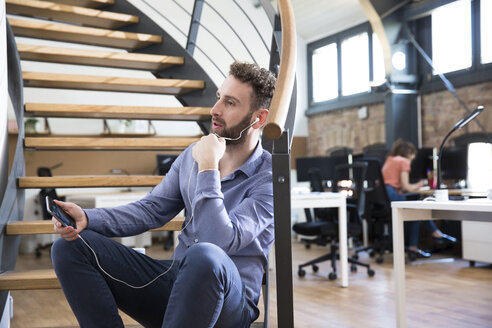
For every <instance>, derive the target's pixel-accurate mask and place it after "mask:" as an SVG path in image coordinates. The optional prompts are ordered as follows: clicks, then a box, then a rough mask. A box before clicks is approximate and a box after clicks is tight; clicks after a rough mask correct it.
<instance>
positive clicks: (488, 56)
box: [480, 0, 492, 64]
mask: <svg viewBox="0 0 492 328" xmlns="http://www.w3.org/2000/svg"><path fill="white" fill-rule="evenodd" d="M491 17H492V0H481V1H480V38H481V40H480V45H481V47H482V56H481V62H482V64H486V63H491V62H492V42H491V40H492V19H491Z"/></svg>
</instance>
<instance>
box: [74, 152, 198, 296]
mask: <svg viewBox="0 0 492 328" xmlns="http://www.w3.org/2000/svg"><path fill="white" fill-rule="evenodd" d="M195 163H196V162H195V161H193V165H192V166H191V170H190V176H189V178H188V202H189V204H190V208H191V216H190V219H189V220H188V222H187V223H186V225H185V226H184V227H183V228H181V230H180V231H179V233H180V234H181V233H182V232H183V231H184V230H185V229H186V227H187V226H188V225H189V224H190V223H191V220H192V219H193V206H192V204H191V197H190V183H191V176H192V174H193V169H194V168H195ZM79 238H80V240H82V241H83V242H84V244H85V245H86V246H87V247H88V248H89V249H90V250H91V252H92V254H93V255H94V258H95V260H96V264H97V266H98V267H99V269H100V270H101V271H102V272H103V273H104V274H105V275H106V276H108V277H109V278H111V279H113V280H114V281H117V282H120V283H122V284H125V285H126V286H128V287H131V288H134V289H141V288H145V287H147V286H148V285H150V284H152V283H153V282H154V281H156V280H157V279H159V278H160V277H162V276H163V275H165V274H166V273H168V272H169V271H170V270H171V268H172V267H173V265H174V262H175V259H176V252H173V256H172V262H171V265H170V266H169V268H167V270H166V271H164V272H162V273H160V274H159V275H158V276H157V277H155V278H154V279H152V280H151V281H149V282H148V283H146V284H144V285H141V286H134V285H132V284H129V283H127V282H126V281H123V280H121V279H118V278H115V277H113V276H112V275H110V274H109V273H107V272H106V270H104V269H103V268H102V266H101V264H100V263H99V259H98V258H97V255H96V252H95V251H94V249H92V247H91V246H89V244H88V243H87V242H86V241H85V239H84V238H82V236H81V235H80V234H79Z"/></svg>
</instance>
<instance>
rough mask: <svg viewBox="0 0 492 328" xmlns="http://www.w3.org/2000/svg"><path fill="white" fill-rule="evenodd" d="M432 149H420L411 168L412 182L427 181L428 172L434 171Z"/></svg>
mask: <svg viewBox="0 0 492 328" xmlns="http://www.w3.org/2000/svg"><path fill="white" fill-rule="evenodd" d="M432 156H433V151H432V148H420V149H418V150H417V155H416V156H415V158H414V159H413V161H412V163H411V166H410V182H412V183H413V182H416V181H420V180H422V179H427V178H428V176H427V171H428V170H430V171H432V169H433V167H432V165H433V164H432Z"/></svg>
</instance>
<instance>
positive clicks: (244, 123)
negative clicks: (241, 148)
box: [212, 112, 253, 146]
mask: <svg viewBox="0 0 492 328" xmlns="http://www.w3.org/2000/svg"><path fill="white" fill-rule="evenodd" d="M251 117H253V112H248V114H246V116H245V117H244V118H243V119H242V120H241V122H239V123H238V124H236V125H234V126H232V127H230V128H227V126H226V125H225V122H224V121H223V120H222V119H220V118H216V119H215V121H217V122H218V123H220V124H222V126H223V128H222V131H213V130H212V132H213V133H215V134H217V135H219V136H221V137H224V138H231V139H236V138H238V137H239V135H240V134H241V131H243V130H244V129H246V128H247V127H248V125H250V124H251ZM247 130H248V129H246V130H245V131H243V134H242V135H241V138H239V139H237V140H226V145H228V146H229V145H241V144H243V143H244V142H245V141H246V138H245V136H246V132H247Z"/></svg>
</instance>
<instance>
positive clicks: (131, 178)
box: [17, 175, 164, 189]
mask: <svg viewBox="0 0 492 328" xmlns="http://www.w3.org/2000/svg"><path fill="white" fill-rule="evenodd" d="M163 178H164V176H159V175H92V176H56V177H21V178H18V179H17V185H18V187H19V188H23V189H30V188H97V187H155V186H156V185H158V184H159V183H160V182H161V181H162V179H163Z"/></svg>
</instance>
